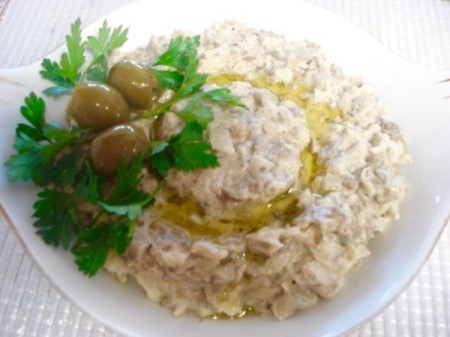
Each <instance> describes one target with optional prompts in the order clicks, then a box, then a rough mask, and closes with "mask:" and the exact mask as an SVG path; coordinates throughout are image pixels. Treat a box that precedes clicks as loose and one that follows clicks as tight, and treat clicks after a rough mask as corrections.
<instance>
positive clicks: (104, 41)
mask: <svg viewBox="0 0 450 337" xmlns="http://www.w3.org/2000/svg"><path fill="white" fill-rule="evenodd" d="M127 34H128V28H127V29H123V27H122V26H118V27H115V28H114V29H111V27H109V26H108V23H107V21H106V20H105V21H104V22H103V25H102V26H101V27H100V28H99V30H98V35H97V37H95V36H88V38H87V42H86V44H87V46H88V47H89V49H90V50H91V51H92V52H93V53H94V57H93V60H92V62H91V63H90V65H89V66H88V68H87V70H86V74H87V79H88V80H89V81H94V82H99V83H106V82H107V81H108V58H109V56H110V55H111V53H112V52H113V51H114V50H115V49H117V48H119V47H121V46H122V45H123V44H124V43H125V42H126V41H127Z"/></svg>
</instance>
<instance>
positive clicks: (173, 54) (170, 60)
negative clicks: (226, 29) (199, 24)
mask: <svg viewBox="0 0 450 337" xmlns="http://www.w3.org/2000/svg"><path fill="white" fill-rule="evenodd" d="M199 44H200V36H194V37H187V38H185V39H183V38H182V37H181V36H177V37H176V38H174V39H171V40H170V42H169V46H168V47H167V51H166V52H164V53H163V54H161V55H160V56H159V57H157V58H156V59H155V60H154V61H153V62H152V63H150V65H149V66H150V68H152V67H154V66H167V67H171V68H175V69H178V70H186V69H187V67H188V65H189V63H190V62H191V60H192V59H195V58H196V57H197V47H198V46H199Z"/></svg>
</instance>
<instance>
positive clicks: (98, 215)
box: [88, 210, 104, 228]
mask: <svg viewBox="0 0 450 337" xmlns="http://www.w3.org/2000/svg"><path fill="white" fill-rule="evenodd" d="M103 213H104V212H103V210H100V211H99V212H98V213H97V215H96V216H95V217H94V219H92V221H91V223H90V224H89V226H88V228H91V227H94V226H95V224H96V223H97V221H98V219H100V216H101V215H102V214H103Z"/></svg>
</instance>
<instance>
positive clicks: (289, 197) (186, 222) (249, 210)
mask: <svg viewBox="0 0 450 337" xmlns="http://www.w3.org/2000/svg"><path fill="white" fill-rule="evenodd" d="M166 193H167V194H169V197H168V198H167V202H166V203H164V204H163V205H162V206H159V207H158V206H156V207H155V208H154V210H155V211H156V212H157V213H158V216H159V217H161V218H162V219H166V220H168V221H170V222H171V223H174V224H177V225H179V226H181V227H183V228H184V229H186V230H187V231H188V232H189V234H191V235H192V236H213V237H214V236H219V235H224V234H229V233H232V232H249V231H253V230H257V229H259V228H262V227H264V226H267V225H269V224H271V223H273V222H276V221H278V222H281V223H282V224H285V223H289V222H291V221H292V220H293V219H294V218H295V217H296V216H298V215H300V213H301V212H302V210H300V209H299V208H298V207H297V198H296V197H295V195H294V193H293V191H292V189H290V190H288V191H287V192H286V193H283V194H281V195H279V196H277V197H275V198H273V199H272V200H270V201H269V202H267V203H262V202H255V203H249V204H247V205H244V206H241V207H237V208H235V209H233V210H230V211H226V212H225V213H224V214H223V215H222V216H220V218H212V217H210V216H207V215H206V214H205V213H204V212H203V210H202V208H201V207H200V206H199V205H198V203H197V202H196V201H195V200H193V199H192V198H191V197H184V198H181V197H179V196H177V195H175V194H174V193H173V192H171V191H166Z"/></svg>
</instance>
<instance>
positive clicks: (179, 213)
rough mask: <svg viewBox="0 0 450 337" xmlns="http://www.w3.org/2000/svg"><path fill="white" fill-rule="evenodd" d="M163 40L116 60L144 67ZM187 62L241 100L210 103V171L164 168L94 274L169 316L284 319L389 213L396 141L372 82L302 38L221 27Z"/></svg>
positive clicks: (339, 281) (339, 278)
mask: <svg viewBox="0 0 450 337" xmlns="http://www.w3.org/2000/svg"><path fill="white" fill-rule="evenodd" d="M187 34H188V33H185V32H175V33H174V35H187ZM169 40H170V37H152V38H151V40H150V42H149V44H148V46H147V47H146V48H142V49H138V50H136V51H135V52H133V53H130V54H127V55H125V56H123V55H119V56H117V55H116V56H115V57H116V58H121V57H125V58H127V59H133V60H136V61H138V62H141V63H143V64H145V63H146V62H148V61H149V60H151V59H152V58H154V57H155V56H156V55H158V54H160V53H161V52H162V51H164V50H165V48H167V44H168V42H169ZM198 58H199V62H200V63H199V71H200V72H202V73H206V74H208V83H209V84H208V86H206V87H208V88H213V87H214V86H221V87H228V88H230V89H231V91H232V93H233V94H235V95H238V96H240V97H241V101H242V102H243V103H244V104H245V106H246V108H242V107H231V108H230V107H227V108H221V107H220V106H214V120H213V121H212V122H211V123H210V124H209V125H208V128H207V131H206V132H207V139H208V140H209V141H210V143H211V145H212V147H213V149H214V152H215V154H216V155H217V156H218V158H219V162H220V167H217V168H211V169H204V170H196V171H193V172H183V171H176V170H173V171H170V172H169V174H168V176H167V186H166V188H165V189H164V190H163V191H161V193H159V194H158V196H157V200H156V203H155V205H154V206H153V207H151V208H149V209H147V210H146V211H145V212H144V215H143V216H142V218H141V219H139V221H138V225H137V228H136V230H135V234H134V238H133V241H132V243H131V245H130V247H129V248H128V249H127V251H126V252H125V254H123V256H118V255H114V254H111V255H110V256H109V258H108V260H107V263H106V266H105V267H106V269H107V271H109V272H110V273H112V274H114V275H115V276H116V277H117V278H118V280H119V281H121V282H125V281H126V280H127V278H128V277H132V278H134V279H136V281H137V282H138V283H139V285H141V286H142V288H143V289H144V290H145V292H146V294H147V296H148V298H149V299H151V300H153V301H156V302H158V303H161V304H162V305H163V306H166V307H169V308H170V309H172V310H173V312H174V314H175V315H176V316H179V315H182V314H184V313H186V312H194V313H196V314H198V315H199V316H201V317H216V316H222V315H226V316H230V317H241V316H244V315H246V314H248V313H250V312H252V313H258V314H273V315H274V316H275V317H276V318H278V319H280V320H282V319H286V318H287V317H289V316H291V315H293V314H294V313H295V312H297V311H298V310H301V309H303V308H306V307H309V306H311V305H313V304H315V303H317V302H318V301H320V300H322V299H329V298H331V297H333V296H334V295H336V294H337V293H338V292H339V290H340V289H342V287H343V286H344V284H345V278H346V275H347V274H348V273H349V272H350V271H351V270H353V269H355V268H357V267H358V266H359V265H360V264H361V263H362V261H363V260H364V258H365V257H367V256H368V255H369V251H368V249H367V244H368V241H369V240H370V239H371V238H372V237H374V235H375V234H376V233H377V232H382V231H383V230H384V229H385V227H386V225H387V224H388V223H390V222H392V221H393V220H394V219H397V218H398V217H399V206H400V204H401V202H402V200H403V198H404V195H405V179H404V177H403V175H402V174H401V172H400V171H399V167H400V165H403V164H405V163H408V162H409V160H410V157H409V155H408V153H407V150H406V147H405V142H404V140H403V138H402V136H401V134H400V132H399V128H398V126H397V125H395V124H394V123H392V122H389V121H387V120H385V119H384V115H385V114H386V107H385V106H384V105H383V103H382V102H381V101H380V99H379V98H378V97H377V96H376V94H375V93H374V92H373V90H372V89H371V88H370V86H369V85H367V84H366V83H364V82H363V80H362V79H360V78H354V77H347V76H345V75H344V74H343V73H342V71H341V69H340V68H339V67H338V66H336V65H334V64H332V63H331V62H330V61H329V60H327V59H326V58H325V57H324V55H323V53H322V50H321V49H320V47H319V46H318V45H316V44H314V43H312V42H309V41H301V42H294V41H289V40H287V39H286V38H285V37H283V36H282V35H279V34H275V33H272V32H267V31H262V30H257V29H254V28H250V27H247V26H246V25H244V24H241V23H238V22H231V21H226V22H221V23H218V24H215V25H213V26H212V27H210V28H208V29H206V30H205V31H204V32H203V33H202V34H201V45H200V47H199V50H198ZM177 123H178V121H177V120H175V119H174V120H172V121H171V120H170V118H167V119H166V122H165V124H164V127H163V131H165V132H167V133H170V132H175V131H174V130H177V128H178V129H179V125H177ZM164 128H166V130H164ZM142 185H143V188H144V189H147V190H149V191H152V189H153V188H154V187H155V185H156V181H155V180H154V179H152V177H151V176H150V175H148V176H146V178H144V180H143V182H142Z"/></svg>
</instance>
